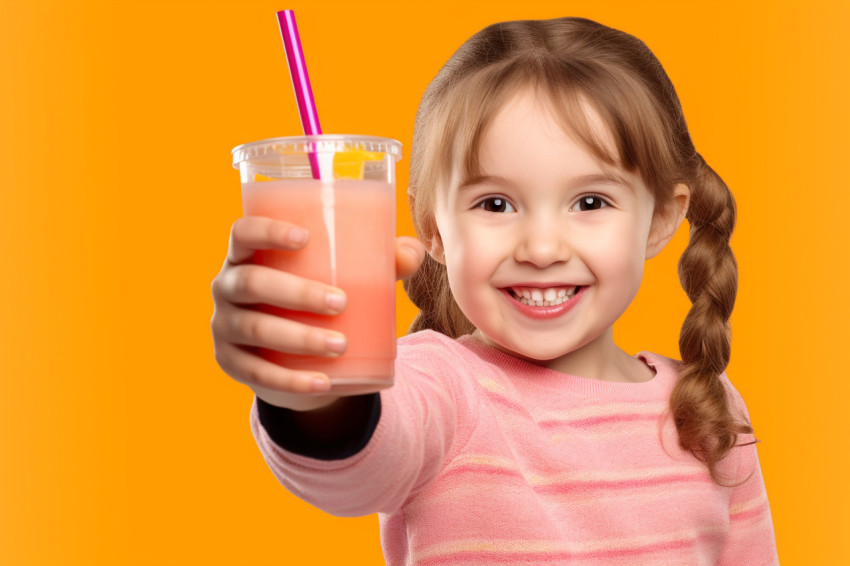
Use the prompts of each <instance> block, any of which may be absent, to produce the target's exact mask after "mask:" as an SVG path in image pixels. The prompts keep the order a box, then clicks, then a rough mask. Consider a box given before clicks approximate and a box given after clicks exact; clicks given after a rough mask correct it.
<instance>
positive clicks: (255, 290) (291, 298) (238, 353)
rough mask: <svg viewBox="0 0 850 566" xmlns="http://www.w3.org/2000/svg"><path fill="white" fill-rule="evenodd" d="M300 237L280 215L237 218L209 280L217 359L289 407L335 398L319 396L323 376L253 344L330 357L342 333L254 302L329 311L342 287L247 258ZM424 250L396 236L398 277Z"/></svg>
mask: <svg viewBox="0 0 850 566" xmlns="http://www.w3.org/2000/svg"><path fill="white" fill-rule="evenodd" d="M306 243H307V235H306V231H304V230H303V229H301V228H299V227H297V226H293V225H292V224H289V223H287V222H283V221H279V220H273V219H271V218H266V217H261V216H245V217H242V218H239V219H238V220H237V221H236V222H234V223H233V227H232V229H231V232H230V246H229V248H228V252H227V258H226V259H225V261H224V265H223V266H222V268H221V271H220V272H219V274H218V275H217V276H216V277H215V279H214V280H213V282H212V296H213V303H214V305H215V311H214V312H213V317H212V322H211V327H212V334H213V345H214V347H215V358H216V361H217V362H218V364H219V366H221V368H222V369H223V370H224V372H225V373H227V374H228V375H229V376H230V377H232V378H233V379H235V380H236V381H239V382H240V383H244V384H245V385H247V386H248V387H250V388H251V389H252V390H253V391H254V393H255V394H256V395H257V396H258V397H260V398H261V399H263V400H264V401H266V402H267V403H270V404H273V405H277V406H280V407H287V408H290V409H295V410H312V409H317V408H320V407H324V406H327V405H329V404H331V403H332V402H333V401H335V400H336V399H337V398H338V396H335V395H321V393H324V392H327V391H329V389H330V382H329V380H328V376H327V375H325V374H323V373H320V372H310V371H303V370H291V369H287V368H284V367H281V366H279V365H277V364H274V363H272V362H269V361H267V360H265V359H263V358H262V357H260V356H259V355H257V354H256V353H254V351H253V349H254V348H256V347H262V348H268V349H271V350H278V351H282V352H287V353H291V354H305V355H313V356H330V355H335V354H339V353H341V352H342V351H344V350H345V337H344V336H343V335H342V334H340V333H338V332H334V331H332V330H328V329H324V328H319V327H314V326H308V325H305V324H301V323H297V322H294V321H292V320H289V319H286V318H282V317H279V316H275V315H272V314H268V313H263V312H259V311H257V310H255V309H254V306H255V305H258V304H268V305H273V306H277V307H282V308H286V309H290V310H297V311H306V312H313V313H318V314H325V315H332V314H338V313H340V312H341V311H342V310H343V309H344V308H345V294H344V292H343V291H342V290H341V289H337V288H335V287H331V286H329V285H326V284H324V283H319V282H317V281H311V280H307V279H303V278H301V277H298V276H296V275H293V274H291V273H287V272H284V271H280V270H278V269H274V268H271V267H267V266H262V265H254V264H252V263H250V262H251V258H252V256H253V254H254V252H255V251H257V250H266V249H278V250H299V249H301V248H303V247H304V245H305V244H306ZM424 257H425V249H424V247H423V245H422V244H421V243H420V242H419V241H418V240H416V239H415V238H408V237H401V238H398V240H397V245H396V266H397V273H398V275H399V277H400V278H403V277H407V276H408V275H410V274H412V273H413V272H415V271H416V270H417V269H418V268H419V266H420V265H421V263H422V260H423V259H424ZM307 393H310V394H312V395H306V394H307ZM317 394H318V395H317Z"/></svg>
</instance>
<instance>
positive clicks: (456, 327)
mask: <svg viewBox="0 0 850 566" xmlns="http://www.w3.org/2000/svg"><path fill="white" fill-rule="evenodd" d="M404 290H405V292H406V293H407V296H408V297H410V300H411V301H413V304H414V305H416V306H417V307H418V308H419V313H418V314H417V315H416V318H415V319H414V320H413V324H411V326H410V329H409V330H408V332H418V331H420V330H434V331H436V332H441V333H443V334H445V335H447V336H451V337H452V338H457V337H458V336H463V335H464V334H470V333H471V332H472V331H473V330H475V327H474V326H473V325H472V323H471V322H469V320H468V319H467V318H466V316H465V315H464V314H463V312H462V311H461V310H460V307H459V306H458V305H457V303H456V302H455V300H454V297H453V296H452V291H451V289H450V288H449V278H448V274H447V273H446V266H445V265H443V264H441V263H439V262H437V261H436V260H435V259H434V258H432V257H431V256H430V255H426V256H425V261H424V263H423V264H422V267H420V268H419V270H418V271H417V272H416V273H414V274H413V275H411V276H410V277H408V278H407V279H405V280H404Z"/></svg>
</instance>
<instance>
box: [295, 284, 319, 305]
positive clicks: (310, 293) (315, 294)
mask: <svg viewBox="0 0 850 566" xmlns="http://www.w3.org/2000/svg"><path fill="white" fill-rule="evenodd" d="M298 296H299V299H300V300H301V303H302V304H303V305H304V306H306V307H310V308H312V309H314V310H323V309H324V302H325V301H324V298H325V290H324V289H322V288H321V287H317V286H316V285H311V284H309V283H301V284H300V289H299V292H298Z"/></svg>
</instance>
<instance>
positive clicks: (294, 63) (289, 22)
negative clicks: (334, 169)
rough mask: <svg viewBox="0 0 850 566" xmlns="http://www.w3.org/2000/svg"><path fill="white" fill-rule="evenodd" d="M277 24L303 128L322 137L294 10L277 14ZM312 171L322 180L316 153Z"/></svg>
mask: <svg viewBox="0 0 850 566" xmlns="http://www.w3.org/2000/svg"><path fill="white" fill-rule="evenodd" d="M277 23H278V25H279V26H280V35H281V37H282V38H283V48H284V50H285V51H286V61H287V63H289V76H290V77H292V88H293V89H295V101H296V102H297V103H298V113H299V115H300V116H301V128H302V129H303V130H304V133H305V134H307V135H308V136H314V135H320V134H321V133H322V127H321V126H320V125H319V114H318V113H317V112H316V101H315V100H314V99H313V89H312V87H311V86H310V76H309V75H308V74H307V64H306V63H305V62H304V51H303V49H301V37H300V36H299V35H298V26H297V25H296V24H295V14H293V13H292V10H281V11H279V12H278V13H277ZM308 157H309V158H310V171H311V172H312V174H313V178H314V179H320V178H321V176H320V175H319V160H318V159H317V158H316V154H315V153H312V152H311V153H310V154H309V156H308Z"/></svg>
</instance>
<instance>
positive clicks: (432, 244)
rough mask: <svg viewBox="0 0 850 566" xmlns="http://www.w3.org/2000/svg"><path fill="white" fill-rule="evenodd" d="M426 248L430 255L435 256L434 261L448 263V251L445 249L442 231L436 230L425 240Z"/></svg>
mask: <svg viewBox="0 0 850 566" xmlns="http://www.w3.org/2000/svg"><path fill="white" fill-rule="evenodd" d="M425 248H426V249H427V250H428V255H429V256H431V257H432V258H434V261H436V262H437V263H442V264H443V265H446V252H445V250H444V249H443V240H442V239H441V238H440V232H438V231H437V230H434V235H433V236H432V237H431V238H430V239H429V240H427V241H426V242H425Z"/></svg>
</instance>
